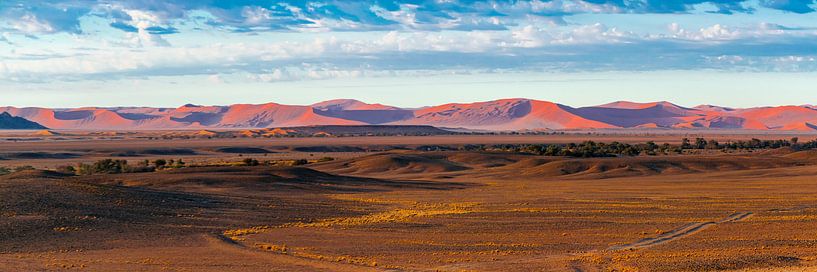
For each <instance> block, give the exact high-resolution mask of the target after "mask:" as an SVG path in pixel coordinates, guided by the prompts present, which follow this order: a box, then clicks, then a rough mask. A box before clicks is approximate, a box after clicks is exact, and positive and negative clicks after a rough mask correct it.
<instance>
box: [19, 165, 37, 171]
mask: <svg viewBox="0 0 817 272" xmlns="http://www.w3.org/2000/svg"><path fill="white" fill-rule="evenodd" d="M26 170H34V166H31V165H23V166H17V167H16V168H14V172H20V171H26Z"/></svg>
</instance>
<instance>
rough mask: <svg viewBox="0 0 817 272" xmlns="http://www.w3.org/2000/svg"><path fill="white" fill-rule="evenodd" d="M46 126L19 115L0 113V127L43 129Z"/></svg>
mask: <svg viewBox="0 0 817 272" xmlns="http://www.w3.org/2000/svg"><path fill="white" fill-rule="evenodd" d="M45 128H46V127H44V126H42V125H40V124H37V123H35V122H31V121H29V120H26V119H25V118H21V117H14V116H11V114H9V113H7V112H4V113H0V129H45Z"/></svg>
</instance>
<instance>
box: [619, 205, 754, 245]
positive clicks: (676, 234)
mask: <svg viewBox="0 0 817 272" xmlns="http://www.w3.org/2000/svg"><path fill="white" fill-rule="evenodd" d="M752 215H754V213H751V212H742V213H733V214H731V215H729V216H727V217H726V218H723V219H721V220H719V221H709V222H698V223H690V224H686V225H684V226H681V227H680V228H677V229H674V230H671V231H669V232H665V233H662V234H661V235H658V236H656V237H652V238H646V239H642V240H639V241H637V242H634V243H629V244H624V245H618V246H613V247H610V248H608V249H607V250H610V251H617V250H632V249H642V248H648V247H653V246H657V245H660V244H664V243H668V242H672V241H674V240H677V239H681V238H684V237H687V236H690V235H693V234H695V233H697V232H699V231H702V230H705V229H707V228H709V227H711V226H714V225H718V224H724V223H730V222H737V221H741V220H745V219H746V218H749V217H750V216H752Z"/></svg>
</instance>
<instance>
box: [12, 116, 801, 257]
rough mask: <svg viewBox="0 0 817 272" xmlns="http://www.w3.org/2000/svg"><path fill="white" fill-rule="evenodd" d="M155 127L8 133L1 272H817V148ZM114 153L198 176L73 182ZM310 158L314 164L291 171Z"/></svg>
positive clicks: (167, 172)
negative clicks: (691, 149)
mask: <svg viewBox="0 0 817 272" xmlns="http://www.w3.org/2000/svg"><path fill="white" fill-rule="evenodd" d="M144 134H150V133H144V132H137V133H130V134H120V135H117V136H110V135H108V136H105V135H102V136H100V135H97V134H94V135H91V134H87V135H85V136H82V137H74V138H72V137H68V136H65V134H63V135H39V136H36V137H35V136H25V135H29V134H25V133H23V134H20V135H16V134H13V133H11V134H9V133H6V134H5V136H3V137H5V138H3V140H2V141H0V157H2V158H3V160H0V166H4V167H7V168H9V169H15V168H16V169H19V170H17V171H11V172H10V173H8V174H5V175H2V176H0V270H3V271H815V270H817V179H816V178H815V177H817V151H797V150H793V149H791V148H776V149H768V150H754V151H745V152H718V151H712V152H698V153H684V154H660V155H651V156H647V155H644V156H615V157H604V158H575V157H569V156H543V155H535V154H526V153H524V152H499V151H472V150H465V149H457V148H456V147H461V146H464V145H476V144H483V145H485V144H489V145H498V144H534V143H542V144H566V143H573V142H582V141H586V140H593V141H597V142H613V141H619V142H625V143H633V144H636V143H644V142H648V141H654V142H656V143H664V142H667V143H671V144H678V143H680V142H681V139H682V138H684V137H688V136H689V135H683V134H672V133H663V134H626V135H625V134H582V133H576V134H558V135H445V136H392V137H345V138H333V137H306V138H251V137H248V138H241V137H239V138H227V139H223V138H213V139H208V138H172V137H171V138H162V137H152V136H151V137H144V136H145V135H144ZM790 136H791V135H750V134H718V135H707V136H706V137H709V138H711V139H719V140H721V141H727V140H746V139H750V138H760V139H787V138H788V137H790ZM799 137H800V139H801V141H806V140H813V139H815V138H817V136H815V135H799ZM431 147H434V148H431ZM439 147H454V148H439ZM106 158H113V159H117V160H125V161H127V162H128V165H137V164H138V163H139V162H141V161H145V160H147V161H148V162H151V161H155V160H160V159H161V160H180V159H181V160H183V161H184V162H185V166H184V167H177V168H170V167H168V168H166V169H161V170H156V171H151V172H134V173H116V174H104V173H103V174H90V175H74V174H71V173H65V171H59V168H60V167H61V166H66V165H77V164H79V163H93V162H95V161H98V160H102V159H106ZM248 159H249V162H252V161H253V160H255V161H257V162H258V163H242V162H246V161H248ZM295 161H303V162H304V163H284V162H295Z"/></svg>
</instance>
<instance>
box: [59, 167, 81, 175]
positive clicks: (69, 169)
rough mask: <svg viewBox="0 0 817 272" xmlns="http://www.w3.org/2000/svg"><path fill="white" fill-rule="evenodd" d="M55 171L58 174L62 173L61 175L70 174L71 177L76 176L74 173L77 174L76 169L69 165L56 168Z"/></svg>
mask: <svg viewBox="0 0 817 272" xmlns="http://www.w3.org/2000/svg"><path fill="white" fill-rule="evenodd" d="M56 171H57V172H59V173H63V174H71V175H74V174H76V173H77V169H76V168H74V167H73V166H70V165H60V166H57V170H56Z"/></svg>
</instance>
